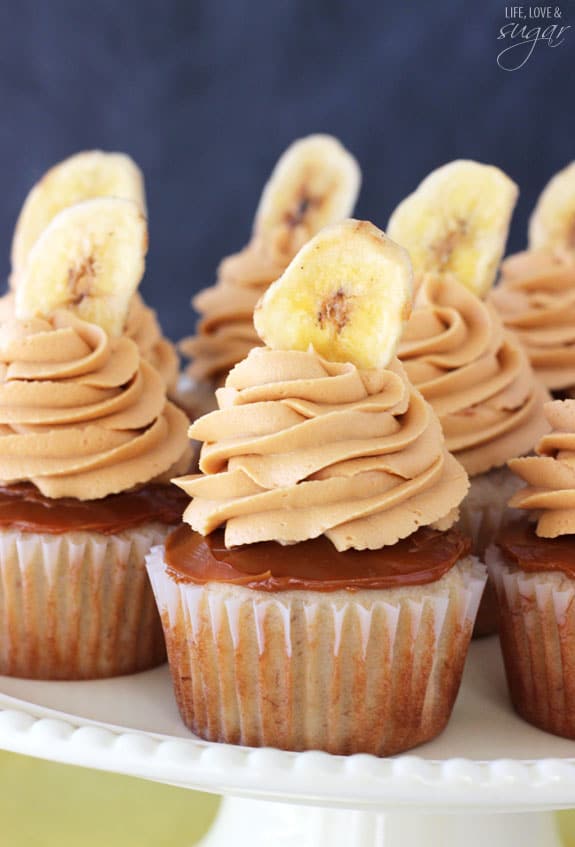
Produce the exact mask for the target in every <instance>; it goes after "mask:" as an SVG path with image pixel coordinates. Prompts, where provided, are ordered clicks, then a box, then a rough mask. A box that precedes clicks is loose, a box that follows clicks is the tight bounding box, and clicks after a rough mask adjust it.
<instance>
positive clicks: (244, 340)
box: [180, 237, 289, 383]
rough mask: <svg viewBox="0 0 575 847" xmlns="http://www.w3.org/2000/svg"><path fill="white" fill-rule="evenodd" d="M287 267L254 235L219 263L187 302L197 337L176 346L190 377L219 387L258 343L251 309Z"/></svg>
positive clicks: (184, 340)
mask: <svg viewBox="0 0 575 847" xmlns="http://www.w3.org/2000/svg"><path fill="white" fill-rule="evenodd" d="M288 259H289V257H288ZM286 264H287V262H286ZM286 264H284V263H282V262H280V261H278V259H276V258H274V257H273V256H272V255H271V254H270V252H269V251H268V250H267V249H266V245H265V243H264V242H263V240H261V239H258V238H257V237H254V238H253V239H252V241H251V242H250V243H249V244H248V245H247V247H245V248H244V249H243V250H241V251H240V252H239V253H235V254H234V255H232V256H228V257H227V258H226V259H224V260H223V261H222V262H221V264H220V266H219V268H218V278H217V281H216V284H215V285H213V286H211V287H210V288H205V289H204V290H203V291H200V292H199V294H197V295H196V296H195V297H194V299H193V300H192V305H193V306H194V308H195V309H196V311H197V312H199V314H200V320H199V321H198V326H197V331H196V334H195V335H194V336H190V337H189V338H184V339H183V340H182V341H181V342H180V349H181V351H182V353H183V354H184V355H185V356H188V357H190V358H191V359H192V362H191V363H190V365H188V368H187V372H188V373H189V375H190V376H191V377H192V378H194V379H199V380H205V379H208V380H214V381H215V382H216V383H221V382H222V381H223V379H224V377H225V376H226V374H227V372H228V371H229V370H230V368H232V367H233V366H234V365H235V364H237V362H241V361H242V359H245V357H246V356H247V355H248V353H249V352H250V350H251V349H252V348H253V347H259V346H260V345H261V343H262V342H261V341H260V339H259V337H258V335H257V334H256V331H255V329H254V325H253V314H254V309H255V307H256V304H257V302H258V300H259V299H260V297H261V296H262V294H263V293H264V292H265V291H266V289H267V288H268V286H269V285H270V284H271V283H272V282H274V281H275V280H276V279H277V278H278V277H280V276H281V275H282V273H283V271H284V270H285V267H286Z"/></svg>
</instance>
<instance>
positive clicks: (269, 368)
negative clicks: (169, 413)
mask: <svg viewBox="0 0 575 847" xmlns="http://www.w3.org/2000/svg"><path fill="white" fill-rule="evenodd" d="M217 399H218V405H219V409H218V410H217V411H215V412H211V413H210V414H208V415H205V416H204V417H202V418H200V419H198V420H197V421H196V422H195V423H194V424H193V425H192V427H191V428H190V431H189V434H190V436H191V437H192V438H196V439H198V440H200V441H203V442H204V444H203V447H202V451H201V455H200V470H201V471H202V472H203V473H202V474H201V475H193V476H188V477H184V478H182V479H179V480H177V481H176V482H177V484H178V485H179V486H180V487H181V488H183V489H184V491H186V492H187V493H188V494H189V495H190V496H191V497H192V501H191V503H190V505H189V506H188V508H187V510H186V512H185V513H184V521H186V522H187V523H189V524H190V525H191V526H192V528H193V529H195V530H196V531H197V532H200V533H201V534H203V535H207V534H209V533H210V532H212V531H213V530H215V529H216V528H217V527H219V526H221V525H223V524H225V526H226V529H225V543H226V546H228V547H234V546H238V545H242V544H252V543H255V542H258V541H277V542H279V543H281V544H293V543H297V542H300V541H305V540H307V539H311V538H316V537H318V536H320V535H325V536H327V538H329V539H330V540H331V542H332V543H333V544H334V546H335V547H336V548H337V549H338V550H340V551H341V550H347V549H350V548H354V549H358V550H361V549H377V548H379V547H383V546H387V545H391V544H395V543H396V542H397V541H398V540H399V539H400V538H405V537H407V536H409V535H411V534H412V533H413V532H415V531H416V530H417V529H418V528H419V527H421V526H433V525H435V526H437V527H438V528H441V529H447V528H448V527H449V526H451V525H452V524H453V523H454V522H455V520H456V519H457V507H458V505H459V503H460V502H461V500H462V499H463V497H464V496H465V493H466V491H467V488H468V484H469V483H468V479H467V475H466V473H465V471H464V470H463V468H462V467H461V466H460V465H459V463H458V462H457V461H456V460H455V459H454V458H453V457H452V456H451V455H450V454H449V453H448V452H447V450H446V448H445V444H444V440H443V436H442V433H441V427H440V425H439V422H438V420H437V418H436V416H435V415H434V414H433V412H432V410H431V408H430V407H429V405H428V404H427V403H426V402H425V401H424V400H423V398H422V396H421V395H420V393H419V392H418V391H417V390H415V389H414V388H413V386H411V385H410V384H409V383H408V381H407V378H406V376H405V372H404V370H403V368H402V366H401V365H400V363H399V362H398V361H397V360H394V361H393V363H392V364H391V365H390V366H389V368H387V369H386V370H382V371H360V370H358V369H357V368H356V367H355V366H354V365H352V364H339V363H332V362H328V361H326V360H324V359H322V358H321V357H320V356H319V355H317V354H316V353H315V352H314V351H312V350H310V351H309V352H306V353H304V352H295V351H289V352H288V351H273V350H269V349H268V348H254V349H253V350H252V351H251V352H250V354H249V355H248V357H247V358H246V359H245V360H244V361H242V362H240V364H239V365H237V366H236V367H235V368H234V369H233V370H232V371H231V372H230V374H229V376H228V378H227V380H226V384H225V387H224V388H220V389H219V390H218V391H217Z"/></svg>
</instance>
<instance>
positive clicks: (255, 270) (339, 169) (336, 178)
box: [180, 135, 361, 411]
mask: <svg viewBox="0 0 575 847" xmlns="http://www.w3.org/2000/svg"><path fill="white" fill-rule="evenodd" d="M360 181H361V175H360V171H359V166H358V164H357V162H356V161H355V159H354V158H353V156H352V155H351V154H350V153H349V152H348V151H347V150H346V149H345V148H344V147H342V145H341V144H340V143H339V141H337V140H336V139H335V138H332V137H331V136H329V135H310V136H308V137H307V138H302V139H300V140H299V141H296V142H295V143H293V144H292V145H291V146H290V147H289V148H288V149H287V150H286V152H285V153H284V154H283V156H281V158H280V160H279V161H278V163H277V164H276V166H275V168H274V170H273V173H272V175H271V178H270V180H269V182H268V183H267V185H266V186H265V188H264V191H263V193H262V197H261V200H260V203H259V206H258V210H257V212H256V217H255V221H254V225H253V233H252V237H251V240H250V242H249V244H248V245H247V246H246V247H244V249H243V250H241V251H240V252H239V253H236V254H234V255H232V256H228V257H227V258H226V259H224V260H223V262H222V263H221V264H220V267H219V269H218V278H217V281H216V283H215V285H213V286H212V287H211V288H206V289H204V290H203V291H200V293H199V294H197V295H196V296H195V297H194V299H193V300H192V304H193V306H194V308H195V309H196V311H197V312H199V315H200V320H199V322H198V326H197V330H196V334H195V335H194V336H192V337H190V338H186V339H184V340H183V341H181V342H180V350H181V351H182V353H183V354H184V355H185V356H187V357H189V358H191V360H192V361H191V363H190V365H189V366H188V368H187V370H186V380H185V381H182V383H181V385H180V391H181V393H180V400H181V401H182V402H183V404H184V405H191V408H192V410H196V409H197V408H198V407H199V408H203V409H204V410H210V411H211V409H213V408H215V406H216V402H215V397H214V393H213V392H214V388H215V387H217V386H220V385H222V384H223V382H224V380H225V378H226V375H227V373H228V371H229V370H230V368H232V367H233V366H234V365H236V364H237V363H238V362H241V361H242V359H244V358H245V357H246V356H247V354H248V353H249V351H250V350H251V349H252V347H255V346H257V345H259V344H260V343H261V342H260V340H259V338H258V335H257V333H256V331H255V330H254V326H253V313H254V309H255V306H256V303H257V302H258V300H259V298H260V297H261V296H262V294H264V292H265V291H266V289H267V288H268V286H269V285H270V283H272V282H273V281H274V280H276V279H277V278H278V277H279V276H281V274H282V273H283V271H284V270H285V268H286V267H287V265H288V264H289V263H290V261H291V260H292V259H293V257H294V256H295V254H296V253H297V251H298V250H299V249H300V247H302V246H303V245H304V244H305V243H306V242H307V241H308V240H309V239H310V238H311V237H312V236H313V235H315V233H316V232H319V230H320V229H321V228H322V227H324V226H326V225H327V224H330V223H336V222H337V221H340V220H342V219H343V218H345V217H347V216H348V215H349V214H350V213H351V212H352V211H353V207H354V205H355V201H356V199H357V195H358V192H359V186H360Z"/></svg>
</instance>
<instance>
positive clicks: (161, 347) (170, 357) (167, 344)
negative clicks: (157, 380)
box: [125, 292, 179, 393]
mask: <svg viewBox="0 0 575 847" xmlns="http://www.w3.org/2000/svg"><path fill="white" fill-rule="evenodd" d="M125 333H126V335H127V336H128V338H131V339H132V341H135V342H136V344H137V345H138V348H139V350H140V353H141V354H142V356H143V357H144V359H146V360H147V361H148V362H150V364H151V365H153V367H154V368H155V369H156V370H157V371H158V373H159V374H160V376H161V377H162V378H163V380H164V382H165V384H166V387H167V389H168V392H170V393H171V392H172V391H174V389H175V388H176V383H177V381H178V371H179V360H178V354H177V353H176V348H175V347H174V345H173V344H172V342H171V341H170V340H169V339H167V338H165V337H164V336H163V335H162V329H161V327H160V324H159V322H158V316H157V314H156V312H155V310H154V309H152V308H150V306H147V305H146V303H144V301H143V299H142V297H141V295H140V294H138V293H137V292H136V294H135V295H134V296H133V297H132V301H131V303H130V308H129V310H128V316H127V318H126V326H125Z"/></svg>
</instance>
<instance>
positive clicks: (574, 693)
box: [487, 400, 575, 739]
mask: <svg viewBox="0 0 575 847" xmlns="http://www.w3.org/2000/svg"><path fill="white" fill-rule="evenodd" d="M545 414H546V415H547V418H548V420H549V423H550V425H551V427H552V431H551V433H550V434H548V435H546V436H545V437H544V438H542V439H541V441H540V442H539V445H538V447H537V450H536V452H537V456H530V457H526V458H522V459H514V460H513V461H511V462H510V463H509V465H510V468H511V469H512V471H513V472H514V473H515V474H517V475H518V477H519V478H520V479H521V480H522V482H523V483H525V484H526V485H525V487H523V488H521V489H520V490H519V491H518V492H517V493H516V494H515V495H514V497H513V498H512V500H511V506H514V507H516V508H517V509H522V510H524V511H525V512H526V513H527V515H526V517H525V518H523V519H519V520H517V522H516V523H514V524H512V525H511V526H508V527H506V528H505V529H504V530H503V531H502V532H500V533H499V535H498V537H497V539H496V544H495V545H494V546H492V547H491V548H489V550H488V552H487V561H488V565H489V572H490V574H491V579H492V581H493V583H494V585H495V587H496V590H497V597H498V601H499V610H500V620H499V634H500V639H501V649H502V652H503V658H504V661H505V670H506V674H507V682H508V685H509V691H510V694H511V700H512V702H513V706H514V707H515V710H516V711H517V712H518V714H519V715H520V716H521V717H522V718H523V719H524V720H526V721H528V722H529V723H531V724H534V725H535V726H537V727H539V728H540V729H544V730H546V731H547V732H552V733H554V734H555V735H562V736H565V737H566V738H573V739H575V685H574V681H573V673H572V670H573V667H574V666H575V617H574V615H573V609H574V608H575V605H574V604H575V471H574V464H575V400H554V401H552V402H550V403H547V404H546V406H545Z"/></svg>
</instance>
